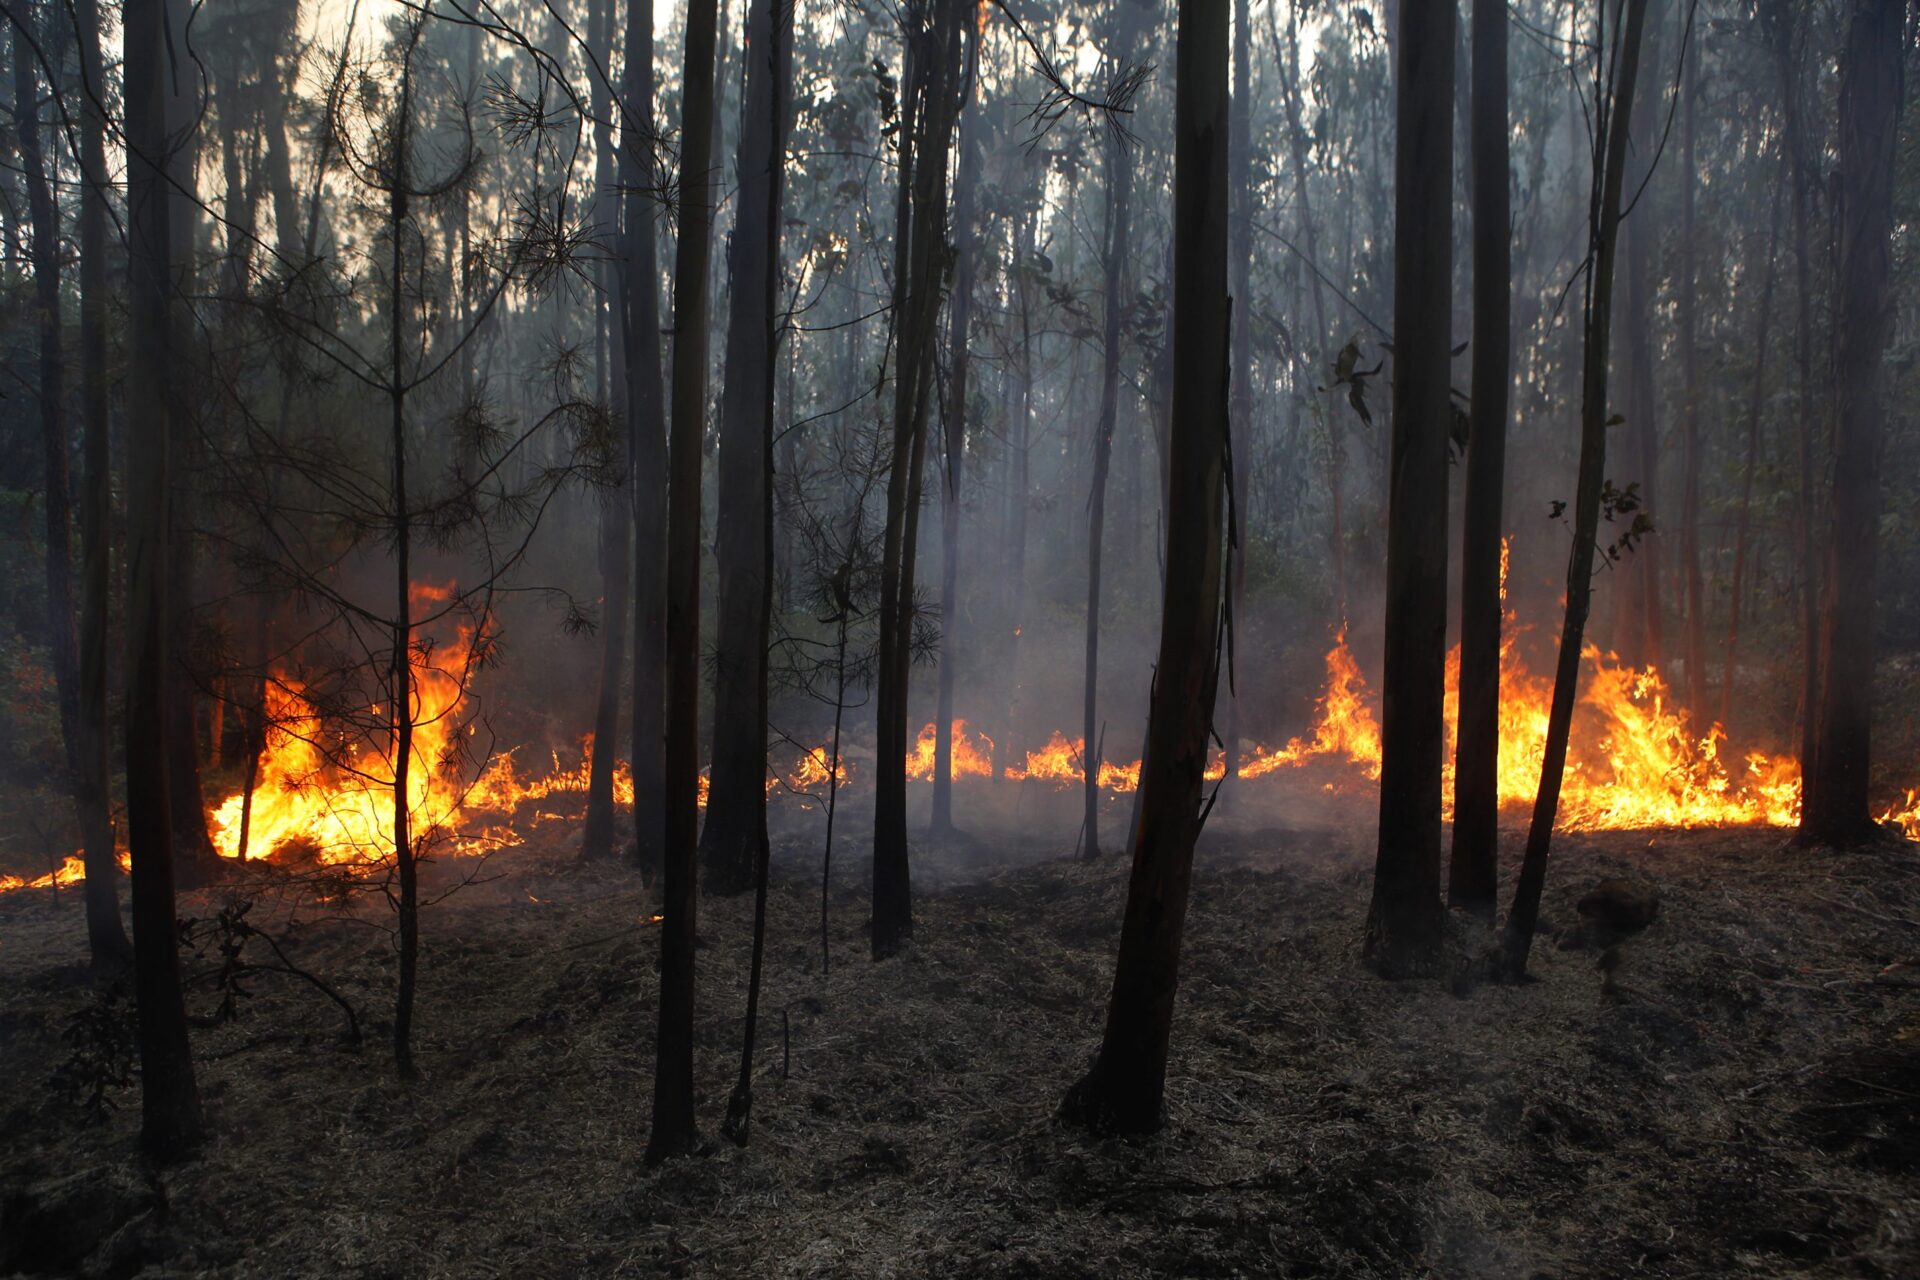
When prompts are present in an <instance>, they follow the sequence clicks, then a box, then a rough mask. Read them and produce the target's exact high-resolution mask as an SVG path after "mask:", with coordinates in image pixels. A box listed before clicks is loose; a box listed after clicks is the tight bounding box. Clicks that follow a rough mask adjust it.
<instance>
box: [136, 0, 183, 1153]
mask: <svg viewBox="0 0 1920 1280" xmlns="http://www.w3.org/2000/svg"><path fill="white" fill-rule="evenodd" d="M166 21H167V19H166V0H127V3H126V4H125V6H124V7H123V8H122V10H121V25H120V34H121V41H122V46H123V50H122V66H123V67H124V68H125V71H124V76H125V81H124V89H123V95H122V96H123V100H124V102H125V104H126V122H125V125H124V129H125V135H126V142H127V263H128V279H127V371H126V395H127V402H128V403H129V404H136V405H141V406H143V411H142V412H141V413H139V414H135V415H133V416H132V417H131V418H130V419H129V421H128V428H127V622H126V631H127V846H128V849H129V850H130V851H131V853H132V857H133V944H134V972H135V979H134V996H135V1001H136V1003H137V1006H138V1013H139V1046H140V1102H141V1120H140V1141H141V1145H142V1146H143V1147H145V1149H146V1150H147V1152H148V1153H149V1154H150V1155H151V1156H153V1157H154V1158H155V1159H158V1160H172V1159H177V1158H179V1157H180V1156H182V1155H185V1154H186V1153H187V1152H189V1151H191V1150H192V1149H193V1148H194V1147H195V1146H197V1145H198V1143H199V1141H200V1138H201V1134H202V1131H203V1127H204V1122H203V1121H202V1119H201V1114H200V1093H199V1089H198V1087H197V1086H196V1085H195V1083H194V1074H193V1050H192V1047H191V1045H190V1044H189V1043H188V1040H187V1013H186V1006H185V1003H184V1002H183V1000H182V999H181V995H180V956H179V949H178V945H177V942H176V938H177V933H176V930H175V922H174V904H173V872H174V859H173V830H174V828H173V820H172V815H171V813H170V812H169V810H170V807H171V796H170V794H169V788H168V778H167V756H166V752H167V731H166V725H167V692H168V687H169V680H168V671H169V670H170V668H169V665H168V664H169V659H170V656H171V655H170V653H169V648H170V646H169V644H168V640H169V631H170V630H171V628H170V627H169V620H170V614H169V612H168V603H167V590H168V586H169V583H168V577H169V572H168V570H169V555H168V546H167V535H168V530H169V522H168V518H167V495H168V479H169V477H168V474H167V464H168V461H169V459H168V453H169V450H168V438H169V436H170V434H171V428H170V426H169V423H168V419H169V417H170V416H171V413H170V411H171V408H172V403H173V396H172V395H171V394H170V392H169V390H168V386H167V383H168V376H169V371H170V370H171V368H172V367H173V357H172V352H171V350H170V347H171V343H170V341H169V332H170V319H169V306H168V299H169V297H170V296H171V293H172V285H173V276H172V272H171V271H170V269H169V267H168V260H167V253H168V234H167V227H168V207H167V206H168V204H169V199H168V185H167V179H166V174H165V170H164V164H165V157H166V154H167V118H166V110H165V87H164V79H165V76H166V73H167V67H166V47H167V44H166V42H167V31H166Z"/></svg>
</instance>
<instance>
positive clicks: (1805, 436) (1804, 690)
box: [1776, 5, 1820, 808]
mask: <svg viewBox="0 0 1920 1280" xmlns="http://www.w3.org/2000/svg"><path fill="white" fill-rule="evenodd" d="M1781 7H1782V8H1784V9H1790V8H1791V6H1787V5H1782V6H1781ZM1776 30H1777V37H1776V38H1777V41H1778V46H1777V47H1778V56H1779V61H1780V81H1781V101H1782V103H1783V105H1784V113H1783V114H1784V115H1785V117H1786V137H1787V151H1788V154H1789V155H1791V156H1792V157H1793V274H1794V295H1795V296H1794V363H1795V365H1796V367H1797V371H1798V374H1799V384H1800V394H1799V405H1798V407H1797V411H1796V413H1795V415H1794V416H1795V418H1796V419H1797V420H1798V422H1799V426H1800V430H1799V432H1798V440H1799V445H1800V466H1799V480H1800V484H1799V489H1800V493H1799V498H1800V503H1799V506H1800V529H1799V533H1800V632H1801V641H1800V776H1801V778H1802V780H1803V782H1802V786H1803V790H1804V779H1805V778H1806V776H1807V775H1808V774H1810V773H1812V772H1813V769H1814V763H1815V758H1816V757H1817V756H1818V754H1819V733H1818V728H1817V722H1816V717H1815V715H1814V709H1815V708H1816V707H1818V706H1819V705H1820V608H1819V586H1818V584H1819V565H1818V560H1817V555H1816V548H1817V547H1818V545H1819V538H1818V537H1817V536H1816V531H1815V521H1816V518H1817V517H1816V516H1815V513H1814V506H1813V480H1814V452H1815V451H1814V435H1815V432H1816V431H1817V430H1818V422H1817V418H1816V416H1815V415H1816V409H1815V406H1814V394H1813V280H1812V264H1813V252H1812V249H1811V247H1810V245H1809V243H1808V240H1809V233H1808V227H1807V224H1808V222H1809V220H1810V214H1809V211H1808V208H1807V206H1808V203H1809V201H1810V200H1811V198H1812V193H1813V184H1814V183H1815V182H1816V181H1817V180H1818V179H1817V178H1816V176H1815V174H1814V171H1813V163H1812V161H1811V159H1810V158H1809V156H1808V147H1809V143H1808V141H1807V137H1806V124H1805V110H1806V108H1805V103H1804V102H1803V101H1802V99H1801V95H1800V75H1799V70H1798V67H1799V61H1798V57H1797V56H1796V55H1797V53H1798V52H1799V50H1800V49H1801V47H1802V46H1803V44H1804V38H1803V39H1801V40H1796V39H1795V38H1794V37H1795V24H1794V23H1793V21H1792V20H1791V19H1790V18H1788V17H1784V16H1782V17H1780V18H1779V19H1778V22H1777V27H1776ZM1803 808H1804V806H1803Z"/></svg>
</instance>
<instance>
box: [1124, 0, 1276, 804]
mask: <svg viewBox="0 0 1920 1280" xmlns="http://www.w3.org/2000/svg"><path fill="white" fill-rule="evenodd" d="M1251 9H1252V6H1251V5H1250V4H1249V3H1248V0H1234V6H1233V21H1234V32H1235V35H1234V41H1233V103H1232V106H1231V107H1230V108H1229V112H1228V117H1227V132H1228V137H1227V163H1228V165H1229V166H1231V168H1232V170H1233V173H1232V177H1231V178H1230V179H1229V181H1228V190H1229V192H1231V194H1232V199H1233V209H1232V211H1231V221H1230V223H1229V225H1228V228H1227V241H1228V248H1227V252H1228V255H1229V262H1230V266H1229V272H1230V276H1231V279H1230V287H1231V290H1232V294H1233V305H1234V310H1235V312H1236V313H1237V314H1236V317H1235V323H1234V326H1233V332H1232V333H1231V334H1230V335H1228V341H1229V342H1230V343H1231V345H1232V348H1233V360H1232V376H1231V379H1230V385H1229V391H1228V399H1227V409H1228V413H1229V415H1230V416H1229V419H1228V425H1227V462H1228V465H1229V471H1228V475H1227V482H1228V484H1229V485H1230V486H1231V488H1232V494H1233V502H1232V512H1233V518H1232V520H1230V521H1229V536H1230V537H1231V538H1232V539H1233V543H1232V544H1231V545H1229V547H1228V552H1227V617H1228V618H1229V619H1231V620H1233V621H1235V622H1238V621H1239V620H1240V617H1241V602H1242V601H1243V600H1244V599H1245V598H1246V586H1247V557H1246V554H1245V551H1244V548H1242V547H1241V546H1240V545H1239V544H1238V539H1239V536H1240V532H1241V531H1242V530H1244V529H1245V528H1246V522H1247V494H1248V492H1249V490H1250V483H1249V482H1250V481H1251V479H1252V475H1253V57H1252V54H1253V20H1252V13H1251ZM1229 634H1231V631H1230V632H1229ZM1233 657H1234V655H1233V653H1232V651H1231V650H1229V651H1228V654H1227V659H1228V662H1227V731H1226V733H1225V734H1223V735H1222V739H1221V740H1222V742H1223V743H1224V744H1225V750H1226V759H1225V761H1224V763H1225V767H1226V776H1227V777H1229V778H1238V777H1239V776H1240V694H1239V691H1238V689H1237V688H1236V683H1235V673H1234V665H1233ZM1088 741H1089V742H1091V741H1092V738H1091V737H1089V738H1088ZM1228 794H1231V793H1228Z"/></svg>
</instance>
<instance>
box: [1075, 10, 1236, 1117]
mask: <svg viewBox="0 0 1920 1280" xmlns="http://www.w3.org/2000/svg"><path fill="white" fill-rule="evenodd" d="M1230 12H1231V10H1230V7H1229V5H1228V3H1227V0H1181V3H1180V16H1179V31H1178V37H1177V39H1178V44H1177V52H1176V54H1175V63H1176V70H1175V74H1176V76H1177V88H1176V99H1175V107H1174V130H1173V134H1174V183H1173V202H1174V204H1173V236H1174V271H1173V290H1174V303H1173V306H1174V323H1173V328H1172V333H1171V339H1172V341H1173V342H1174V344H1175V345H1176V359H1175V361H1174V365H1173V369H1174V374H1173V378H1174V384H1173V425H1172V432H1171V439H1170V441H1169V453H1170V454H1171V458H1170V461H1171V470H1172V476H1171V480H1172V483H1171V485H1170V487H1169V494H1168V505H1169V510H1168V519H1167V575H1166V589H1165V595H1164V602H1163V604H1162V609H1161V623H1160V660H1159V664H1158V667H1157V672H1158V674H1157V678H1156V680H1155V682H1154V690H1153V699H1152V708H1151V711H1150V712H1149V715H1148V749H1147V755H1146V763H1145V765H1144V766H1143V773H1142V777H1141V792H1142V796H1143V799H1142V801H1141V816H1140V821H1139V824H1138V834H1137V836H1136V838H1135V840H1134V846H1133V872H1132V876H1131V878H1130V880H1129V882H1128V886H1127V907H1126V916H1125V919H1124V921H1123V923H1122V925H1121V932H1120V956H1119V961H1118V963H1117V964H1116V966H1115V968H1114V977H1113V991H1112V994H1111V996H1110V997H1109V999H1108V1003H1107V1023H1106V1032H1105V1034H1104V1036H1103V1037H1102V1039H1101V1043H1100V1052H1099V1055H1098V1056H1097V1057H1096V1058H1095V1059H1094V1062H1093V1066H1092V1068H1091V1069H1090V1070H1089V1071H1088V1072H1087V1074H1086V1075H1085V1076H1084V1077H1083V1078H1082V1079H1080V1080H1079V1081H1078V1082H1077V1083H1076V1084H1074V1086H1073V1087H1072V1088H1071V1089H1070V1090H1068V1092H1067V1096H1066V1099H1065V1101H1064V1102H1063V1104H1062V1107H1061V1114H1062V1116H1063V1118H1065V1119H1066V1120H1068V1121H1069V1122H1071V1123H1075V1124H1081V1125H1086V1126H1088V1127H1090V1128H1094V1129H1097V1130H1111V1131H1117V1132H1122V1133H1145V1132H1150V1131H1152V1130H1154V1129H1157V1128H1158V1127H1159V1125H1160V1121H1161V1114H1162V1103H1163V1098H1164V1094H1165V1090H1166V1077H1167V1048H1168V1041H1169V1038H1170V1036H1171V1034H1172V1028H1173V997H1174V990H1175V987H1176V986H1177V984H1178V981H1179V974H1180V942H1181V935H1182V932H1183V930H1184V928H1185V925H1186V915H1187V892H1188V888H1189V886H1190V883H1191V880H1192V872H1193V845H1194V841H1195V839H1197V838H1198V836H1199V834H1200V820H1201V817H1202V816H1203V815H1202V814H1201V812H1200V793H1201V785H1202V777H1203V774H1204V773H1205V770H1206V766H1207V742H1208V737H1209V735H1210V732H1211V726H1212V719H1213V703H1214V692H1215V689H1216V687H1217V682H1218V678H1219V662H1218V654H1219V644H1220V628H1221V598H1220V597H1221V586H1222V583H1221V578H1222V560H1223V538H1222V533H1221V526H1222V522H1223V518H1224V512H1223V511H1222V506H1223V501H1224V493H1223V490H1224V487H1225V483H1224V482H1225V474H1226V453H1227V413H1228V407H1227V383H1228V370H1227V323H1228V317H1227V308H1228V305H1229V304H1228V298H1227V20H1228V17H1229V14H1230Z"/></svg>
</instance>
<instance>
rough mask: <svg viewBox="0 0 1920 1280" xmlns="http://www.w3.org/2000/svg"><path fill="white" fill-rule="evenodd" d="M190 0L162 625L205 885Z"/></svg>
mask: <svg viewBox="0 0 1920 1280" xmlns="http://www.w3.org/2000/svg"><path fill="white" fill-rule="evenodd" d="M191 12H192V10H191V6H190V4H189V2H188V0H168V3H167V19H166V20H167V41H168V59H169V65H168V71H167V82H166V83H167V95H166V125H167V131H168V136H167V164H166V167H167V191H168V195H167V202H168V205H169V206H170V209H169V218H168V227H167V238H168V254H169V257H168V266H169V268H170V269H171V272H172V280H173V283H174V292H173V294H172V297H171V306H170V311H171V313H172V314H171V323H172V324H173V326H174V333H175V334H176V335H180V337H179V338H178V340H177V341H176V342H175V343H174V344H173V347H174V359H175V360H176V361H177V362H178V364H179V369H178V370H177V371H176V372H175V374H174V375H173V377H172V378H170V379H169V392H170V394H172V396H173V403H172V405H171V406H169V408H170V412H169V414H168V423H169V426H170V427H171V429H172V431H173V438H172V440H171V442H170V443H171V460H172V462H173V467H172V469H171V471H170V475H171V478H172V482H173V491H172V493H171V494H170V495H169V502H168V507H167V512H168V519H170V520H171V521H172V522H173V527H172V529H171V530H170V532H169V542H168V549H169V554H170V555H171V557H172V559H171V560H170V561H169V562H168V566H167V573H168V575H169V577H170V578H171V581H170V582H169V583H168V587H167V608H168V618H167V625H168V627H169V628H171V629H172V631H173V635H172V636H171V637H170V639H171V648H172V656H171V661H172V666H171V667H169V668H168V672H167V682H168V684H169V685H170V686H171V687H170V689H169V691H168V693H169V696H168V698H167V725H166V734H167V779H168V781H167V785H168V786H169V788H171V790H172V793H173V808H172V816H173V831H174V846H173V855H174V861H175V863H176V864H177V868H176V870H177V873H178V875H179V876H180V883H181V884H182V886H184V887H186V888H194V887H197V886H200V885H204V884H209V883H211V882H212V881H213V880H214V879H215V878H216V877H217V876H218V874H219V862H218V855H217V854H215V852H214V849H213V837H212V836H211V835H210V834H209V833H208V831H207V795H206V789H205V787H204V786H202V785H201V779H200V749H199V745H198V742H199V735H198V732H197V730H196V727H195V726H196V722H197V718H196V716H195V708H196V707H197V706H198V704H199V699H200V690H199V687H198V685H197V683H196V681H195V678H194V673H193V671H192V669H191V667H190V665H189V652H188V650H189V647H190V641H191V640H192V638H193V629H194V622H195V620H194V612H193V606H194V599H193V597H194V576H195V575H194V545H193V535H194V521H195V511H194V508H195V492H194V481H193V465H194V461H195V459H196V458H197V457H198V455H199V440H198V435H199V432H198V427H197V423H196V417H197V414H198V409H199V398H198V391H197V388H196V387H195V385H194V383H195V381H196V379H197V377H198V376H199V375H200V374H201V373H203V372H204V370H205V362H204V359H203V358H202V355H201V354H200V353H195V352H192V350H191V342H190V340H189V339H188V338H187V337H186V336H185V335H188V334H192V333H195V332H197V331H198V330H197V328H196V326H195V325H194V324H193V317H192V307H191V304H190V303H189V302H188V299H189V298H190V297H191V296H192V292H193V289H194V286H195V280H194V271H195V268H194V255H195V253H196V251H197V248H198V244H199V235H198V232H197V229H196V227H197V223H198V222H199V213H200V204H199V199H198V197H197V195H196V194H195V193H196V192H197V191H198V190H199V186H198V178H197V176H196V173H195V166H196V163H197V160H198V154H199V128H200V114H201V102H200V96H199V93H198V92H197V90H198V88H199V85H200V77H199V73H198V71H197V69H196V67H195V62H194V55H193V53H192V51H191V39H190V36H189V22H190V18H191Z"/></svg>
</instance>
